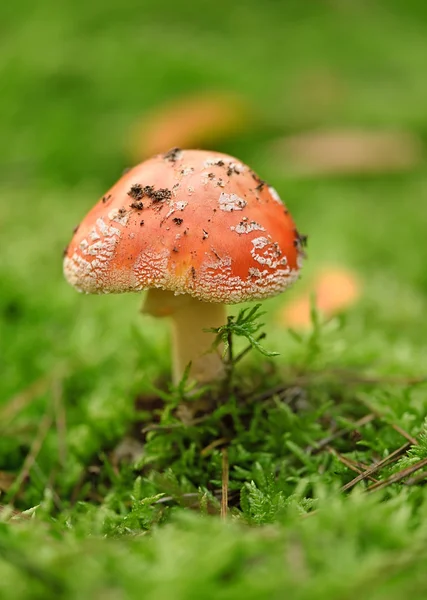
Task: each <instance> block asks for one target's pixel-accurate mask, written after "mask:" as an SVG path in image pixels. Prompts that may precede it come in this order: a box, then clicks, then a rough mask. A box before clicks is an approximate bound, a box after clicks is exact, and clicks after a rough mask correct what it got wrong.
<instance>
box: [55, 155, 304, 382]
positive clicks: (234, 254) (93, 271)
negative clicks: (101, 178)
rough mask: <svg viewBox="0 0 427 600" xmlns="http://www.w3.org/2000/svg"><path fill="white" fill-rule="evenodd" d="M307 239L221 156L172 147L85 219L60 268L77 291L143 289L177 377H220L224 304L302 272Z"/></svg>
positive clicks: (252, 179) (269, 192)
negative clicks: (215, 346) (216, 348)
mask: <svg viewBox="0 0 427 600" xmlns="http://www.w3.org/2000/svg"><path fill="white" fill-rule="evenodd" d="M304 241H305V240H304V237H303V236H300V235H299V234H298V231H297V229H296V227H295V224H294V222H293V220H292V218H291V216H290V214H289V212H288V210H287V209H286V207H285V206H284V205H283V203H282V202H281V200H280V198H279V196H278V195H277V193H276V191H275V190H274V189H273V188H272V187H270V186H268V185H267V184H266V183H265V182H264V181H262V180H261V179H260V178H259V177H258V176H257V175H256V174H255V173H254V171H252V170H251V169H250V168H249V167H247V166H246V165H244V164H242V163H241V162H239V161H238V160H236V159H235V158H232V157H231V156H227V155H225V154H220V153H217V152H207V151H201V150H185V151H183V150H179V149H173V150H171V151H169V152H168V153H166V154H164V155H159V156H156V157H154V158H152V159H150V160H147V161H145V162H143V163H141V164H139V165H137V166H136V167H134V168H133V169H131V170H130V171H128V172H127V173H126V174H124V175H123V177H122V178H121V179H120V180H119V181H118V183H116V184H115V185H114V186H113V187H112V188H111V189H110V190H109V192H108V193H107V194H106V195H105V196H103V197H102V198H101V200H100V201H99V202H98V203H97V204H96V205H95V206H94V208H93V209H92V210H91V211H90V212H89V213H88V215H87V216H86V217H85V218H84V220H83V222H82V223H81V224H80V226H79V227H78V229H77V231H76V232H75V234H74V237H73V239H72V241H71V243H70V245H69V246H68V248H67V251H66V254H65V259H64V273H65V277H66V279H67V280H68V281H69V283H70V284H71V285H73V286H74V287H75V288H77V289H78V290H79V291H81V292H85V293H92V294H102V293H120V292H139V291H142V290H147V289H148V293H147V295H146V299H145V302H144V305H143V312H144V313H146V314H150V315H153V316H169V317H170V318H171V319H172V323H173V380H174V382H175V383H177V382H179V381H180V379H181V378H182V375H183V373H184V371H185V369H186V367H187V365H188V364H189V363H190V362H191V369H190V377H191V378H192V379H194V380H196V381H198V382H202V381H209V380H213V379H216V378H220V377H221V376H222V374H223V373H224V367H223V364H222V361H221V358H220V356H219V355H218V354H216V353H213V352H210V353H209V349H210V348H211V346H212V342H213V340H214V337H215V336H214V334H212V333H206V332H205V331H204V330H205V329H207V328H214V327H219V326H221V325H224V324H225V322H226V319H227V317H226V305H227V304H235V303H239V302H244V301H248V300H256V299H263V298H267V297H270V296H275V295H276V294H279V293H280V292H282V291H284V290H285V289H286V288H287V287H288V286H289V285H290V284H292V283H293V282H294V281H295V280H296V279H297V278H298V273H299V269H300V266H301V258H302V256H303V254H304V252H303V248H302V246H303V245H304Z"/></svg>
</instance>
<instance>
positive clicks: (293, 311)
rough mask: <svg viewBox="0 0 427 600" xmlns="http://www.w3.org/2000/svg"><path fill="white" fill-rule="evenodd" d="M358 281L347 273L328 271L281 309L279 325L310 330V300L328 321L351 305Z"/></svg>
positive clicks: (356, 293) (357, 289)
mask: <svg viewBox="0 0 427 600" xmlns="http://www.w3.org/2000/svg"><path fill="white" fill-rule="evenodd" d="M361 291H362V290H361V283H360V281H359V279H358V277H357V276H356V275H355V274H354V273H353V272H351V271H350V270H348V269H344V268H328V269H325V270H324V271H323V272H322V273H320V274H319V276H318V277H317V278H316V279H315V281H314V282H313V284H312V285H311V286H310V288H309V290H308V291H306V292H305V293H304V294H303V295H302V296H299V297H298V298H296V299H295V300H294V301H293V302H291V303H290V304H288V305H287V306H285V307H284V308H282V309H281V311H280V313H279V321H280V322H281V323H282V324H284V325H286V326H289V327H298V328H307V327H309V326H310V322H311V321H310V297H311V295H312V294H313V293H314V294H315V296H316V306H317V308H318V310H319V312H320V313H322V314H323V315H324V316H325V317H332V316H334V315H336V314H338V313H340V312H342V311H344V310H346V309H347V308H349V307H351V306H352V305H354V304H355V303H356V302H357V301H358V299H359V298H360V295H361Z"/></svg>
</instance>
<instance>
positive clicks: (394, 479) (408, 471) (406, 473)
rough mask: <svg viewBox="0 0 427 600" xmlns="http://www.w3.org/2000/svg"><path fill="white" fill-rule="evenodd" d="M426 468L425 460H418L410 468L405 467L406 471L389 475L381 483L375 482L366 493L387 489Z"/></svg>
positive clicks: (426, 461)
mask: <svg viewBox="0 0 427 600" xmlns="http://www.w3.org/2000/svg"><path fill="white" fill-rule="evenodd" d="M426 466H427V458H424V459H423V460H420V461H419V462H417V463H415V464H414V465H411V466H410V467H406V469H402V471H399V472H398V473H394V474H393V475H391V476H390V477H388V478H387V479H384V480H383V481H377V482H376V483H374V484H373V485H371V486H369V487H368V489H367V490H366V491H367V492H374V491H375V490H379V489H382V488H385V487H388V486H389V485H391V484H392V483H397V482H398V481H401V480H402V479H405V477H408V476H409V475H412V473H415V472H416V471H418V470H419V469H422V468H423V467H426Z"/></svg>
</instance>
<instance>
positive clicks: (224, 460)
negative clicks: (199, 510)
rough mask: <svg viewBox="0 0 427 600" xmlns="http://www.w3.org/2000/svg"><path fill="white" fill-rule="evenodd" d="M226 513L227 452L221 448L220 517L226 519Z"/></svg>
mask: <svg viewBox="0 0 427 600" xmlns="http://www.w3.org/2000/svg"><path fill="white" fill-rule="evenodd" d="M227 513H228V452H227V448H223V449H222V494H221V519H226V518H227Z"/></svg>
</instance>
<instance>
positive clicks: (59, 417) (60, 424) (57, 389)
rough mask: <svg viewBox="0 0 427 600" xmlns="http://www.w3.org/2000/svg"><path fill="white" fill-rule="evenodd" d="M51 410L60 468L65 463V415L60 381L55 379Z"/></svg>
mask: <svg viewBox="0 0 427 600" xmlns="http://www.w3.org/2000/svg"><path fill="white" fill-rule="evenodd" d="M52 396H53V409H54V411H55V423H56V430H57V432H58V458H59V463H60V465H61V466H62V467H64V466H65V463H66V461H67V442H66V440H67V419H66V413H65V406H64V399H63V388H62V381H61V380H60V379H55V380H54V381H53V384H52Z"/></svg>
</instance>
